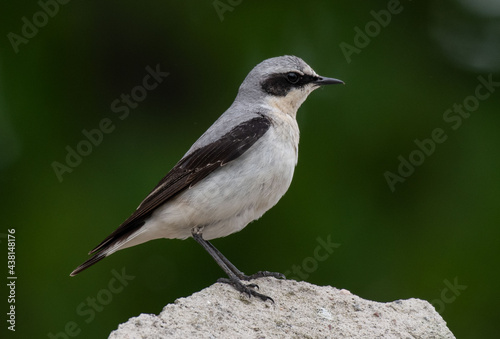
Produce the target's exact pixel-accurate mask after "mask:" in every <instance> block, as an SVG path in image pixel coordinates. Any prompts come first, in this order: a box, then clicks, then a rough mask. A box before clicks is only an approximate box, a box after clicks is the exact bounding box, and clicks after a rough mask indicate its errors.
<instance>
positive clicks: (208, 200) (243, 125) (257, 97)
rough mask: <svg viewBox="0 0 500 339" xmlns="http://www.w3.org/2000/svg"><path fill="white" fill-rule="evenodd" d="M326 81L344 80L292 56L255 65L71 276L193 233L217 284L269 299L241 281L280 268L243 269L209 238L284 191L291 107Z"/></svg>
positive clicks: (294, 137) (294, 135)
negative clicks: (122, 253)
mask: <svg viewBox="0 0 500 339" xmlns="http://www.w3.org/2000/svg"><path fill="white" fill-rule="evenodd" d="M331 84H344V82H343V81H341V80H339V79H335V78H328V77H323V76H320V75H318V74H316V72H315V71H314V70H313V69H312V68H311V67H310V66H309V65H308V64H307V63H306V62H305V61H304V60H302V59H301V58H299V57H297V56H292V55H285V56H279V57H273V58H270V59H266V60H264V61H262V62H260V63H259V64H257V66H255V67H254V68H253V69H252V70H251V71H250V72H249V73H248V75H247V76H246V78H245V79H244V81H243V82H242V83H241V85H240V87H239V90H238V93H237V95H236V98H235V100H234V102H233V103H232V105H231V106H230V107H229V108H228V109H227V110H226V111H225V112H224V113H223V114H222V115H221V116H220V117H219V118H218V119H217V120H216V121H215V122H214V123H213V124H212V126H210V127H209V128H208V129H207V130H206V132H205V133H203V134H202V136H201V137H200V138H199V139H198V140H197V141H196V142H195V143H194V144H193V145H192V146H191V148H189V150H188V151H187V152H186V153H185V155H184V156H183V157H182V158H181V159H180V161H179V162H178V163H177V164H176V165H175V166H174V167H173V168H172V169H171V170H170V171H169V172H168V173H167V174H166V175H165V177H163V179H161V180H160V182H159V183H158V184H157V185H156V187H154V189H153V190H152V191H151V193H149V195H147V196H146V198H145V199H144V200H143V201H142V202H141V204H140V205H139V206H138V207H137V209H136V210H135V211H134V212H133V213H132V215H131V216H130V217H129V218H128V219H126V220H125V221H124V222H123V223H122V224H121V225H120V226H119V227H118V228H117V229H116V230H115V231H113V232H112V233H111V234H110V235H109V236H107V237H106V238H105V239H104V240H103V241H102V242H101V243H100V244H99V245H97V246H96V247H95V248H94V249H93V250H91V251H90V252H89V255H92V257H90V258H89V259H88V260H87V261H85V262H84V263H83V264H81V265H80V266H78V267H77V268H76V269H75V270H74V271H73V272H71V274H70V276H75V275H76V274H78V273H80V272H81V271H83V270H85V269H87V268H88V267H90V266H92V265H94V264H95V263H97V262H99V261H100V260H102V259H104V258H105V257H108V256H109V255H111V254H113V253H115V252H117V251H119V250H122V249H125V248H128V247H131V246H135V245H138V244H142V243H144V242H147V241H150V240H153V239H160V238H167V239H187V238H190V237H192V238H193V239H194V240H195V241H196V242H197V243H199V244H200V245H201V246H202V247H203V248H204V249H205V250H206V251H207V252H208V253H209V254H210V256H212V258H213V259H214V260H215V262H216V263H217V264H218V265H219V266H220V268H221V269H222V270H223V271H224V272H225V273H226V274H227V276H228V277H227V278H220V279H218V282H221V283H226V284H229V285H231V286H233V287H234V288H235V289H236V290H237V291H239V292H241V293H244V294H246V295H248V297H252V296H253V297H257V298H260V299H261V300H263V301H266V300H271V301H272V302H274V300H273V299H272V298H271V297H269V296H266V295H264V294H262V293H260V292H258V291H257V290H258V285H257V284H254V283H248V284H247V283H246V282H247V281H249V280H252V279H256V278H261V277H275V278H278V279H284V278H285V276H284V275H283V274H281V273H278V272H269V271H259V272H257V273H255V274H252V275H246V274H244V273H243V272H241V271H240V270H238V269H237V268H236V267H235V266H234V265H233V264H232V263H231V262H230V261H229V260H228V259H227V258H226V257H225V256H224V255H223V254H222V253H221V252H219V250H217V249H216V248H215V246H214V245H212V243H211V242H210V240H212V239H216V238H221V237H225V236H228V235H230V234H232V233H235V232H238V231H241V230H242V229H243V228H244V227H246V226H247V225H248V224H249V223H251V222H252V221H254V220H256V219H259V218H260V217H261V216H262V215H263V214H264V213H265V212H266V211H268V210H269V209H270V208H272V207H273V206H274V205H276V203H277V202H278V201H279V200H280V199H281V197H282V196H283V195H284V194H285V193H286V191H287V190H288V188H289V186H290V184H291V182H292V177H293V173H294V169H295V166H296V165H297V161H298V145H299V127H298V124H297V120H296V115H297V110H298V109H299V107H300V106H301V105H302V103H303V102H304V101H305V100H306V98H307V97H308V95H309V94H310V93H311V92H312V91H314V90H315V89H317V88H319V87H321V86H324V85H331ZM244 281H245V283H244Z"/></svg>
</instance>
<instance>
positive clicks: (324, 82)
mask: <svg viewBox="0 0 500 339" xmlns="http://www.w3.org/2000/svg"><path fill="white" fill-rule="evenodd" d="M313 84H316V85H318V86H323V85H334V84H342V85H344V82H343V81H342V80H339V79H334V78H327V77H322V76H318V79H316V80H314V81H313Z"/></svg>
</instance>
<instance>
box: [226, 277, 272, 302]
mask: <svg viewBox="0 0 500 339" xmlns="http://www.w3.org/2000/svg"><path fill="white" fill-rule="evenodd" d="M217 282H220V283H224V284H229V285H231V286H233V287H234V288H235V289H236V290H237V291H239V292H241V293H245V294H246V295H248V297H252V296H254V297H258V298H260V299H261V300H262V301H267V300H270V301H272V303H273V304H274V299H273V298H271V297H268V296H267V295H264V294H262V293H259V292H257V291H256V290H254V288H257V289H258V288H259V285H257V284H248V285H245V284H243V283H242V282H241V281H240V280H233V279H228V278H220V279H218V280H217Z"/></svg>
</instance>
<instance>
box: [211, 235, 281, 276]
mask: <svg viewBox="0 0 500 339" xmlns="http://www.w3.org/2000/svg"><path fill="white" fill-rule="evenodd" d="M207 243H208V245H209V246H210V247H211V248H212V250H213V251H214V252H215V253H216V254H217V256H218V257H219V258H220V259H221V260H222V261H223V262H224V263H225V264H226V265H227V266H228V267H229V268H230V269H231V271H233V273H234V274H235V275H236V276H237V277H238V278H240V279H241V280H252V279H257V278H263V277H274V278H276V279H285V278H286V277H285V275H284V274H283V273H279V272H269V271H259V272H257V273H254V274H252V275H246V274H245V273H243V272H241V271H240V270H239V269H237V268H236V266H234V265H233V264H232V263H231V262H230V261H229V260H228V259H227V258H226V257H225V256H224V254H222V253H221V252H219V250H218V249H217V248H215V246H214V245H212V243H211V242H209V241H207Z"/></svg>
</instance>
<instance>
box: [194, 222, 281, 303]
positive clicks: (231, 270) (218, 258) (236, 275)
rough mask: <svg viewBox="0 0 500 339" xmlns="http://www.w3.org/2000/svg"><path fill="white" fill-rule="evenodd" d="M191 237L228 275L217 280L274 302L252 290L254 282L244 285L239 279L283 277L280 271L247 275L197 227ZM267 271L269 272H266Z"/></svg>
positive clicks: (254, 286)
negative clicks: (204, 237) (206, 238)
mask: <svg viewBox="0 0 500 339" xmlns="http://www.w3.org/2000/svg"><path fill="white" fill-rule="evenodd" d="M192 235H193V239H194V240H196V242H198V243H199V244H200V245H201V246H202V247H203V248H204V249H205V250H206V251H207V252H208V254H210V255H211V256H212V258H214V260H215V262H216V263H217V264H218V265H219V266H220V268H222V270H223V271H224V272H225V273H226V274H227V275H228V277H229V279H228V278H220V279H219V280H218V282H221V283H226V284H229V285H231V286H233V287H234V288H235V289H236V290H238V291H240V292H242V293H245V294H247V295H248V296H254V297H259V298H260V299H262V300H263V301H266V300H271V301H272V302H273V303H274V300H273V299H272V298H271V297H268V296H267V295H264V294H261V293H259V292H257V291H255V290H254V288H258V286H257V285H256V284H248V285H245V284H243V283H242V282H241V279H244V280H250V279H253V277H254V276H255V278H260V277H266V276H273V277H279V278H281V277H284V276H283V275H282V274H281V273H273V272H258V273H256V274H254V275H252V276H247V275H245V274H244V273H243V272H241V271H240V270H238V269H237V268H236V266H234V265H233V264H232V263H231V262H230V261H229V260H228V259H227V258H226V257H225V256H224V255H222V253H220V252H219V250H217V249H216V248H215V246H214V245H212V244H211V243H210V242H209V241H207V240H205V239H203V236H202V233H201V232H200V230H199V229H197V228H195V229H194V230H193V232H192ZM266 273H269V274H266Z"/></svg>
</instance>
